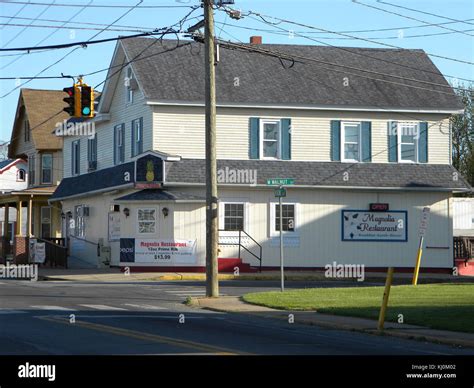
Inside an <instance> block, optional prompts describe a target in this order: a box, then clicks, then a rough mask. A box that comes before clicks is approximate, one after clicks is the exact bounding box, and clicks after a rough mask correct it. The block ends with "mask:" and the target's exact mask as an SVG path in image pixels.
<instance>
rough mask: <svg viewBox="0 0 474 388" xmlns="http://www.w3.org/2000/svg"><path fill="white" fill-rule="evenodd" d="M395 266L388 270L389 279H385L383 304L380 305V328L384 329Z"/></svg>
mask: <svg viewBox="0 0 474 388" xmlns="http://www.w3.org/2000/svg"><path fill="white" fill-rule="evenodd" d="M392 280H393V267H389V269H388V271H387V279H386V280H385V290H384V292H383V299H382V306H381V307H380V314H379V324H378V326H377V329H378V330H383V325H384V322H385V312H386V311H387V306H388V297H389V296H390V287H392Z"/></svg>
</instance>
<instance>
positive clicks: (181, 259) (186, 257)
mask: <svg viewBox="0 0 474 388" xmlns="http://www.w3.org/2000/svg"><path fill="white" fill-rule="evenodd" d="M196 243H197V241H196V240H161V239H138V238H121V239H120V262H121V263H136V264H144V265H156V266H181V265H196V264H197V257H196Z"/></svg>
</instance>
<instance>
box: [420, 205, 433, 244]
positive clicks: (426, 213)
mask: <svg viewBox="0 0 474 388" xmlns="http://www.w3.org/2000/svg"><path fill="white" fill-rule="evenodd" d="M429 221H430V208H429V207H424V208H423V210H422V212H421V220H420V228H419V230H418V234H419V235H420V237H425V235H426V229H428V223H429Z"/></svg>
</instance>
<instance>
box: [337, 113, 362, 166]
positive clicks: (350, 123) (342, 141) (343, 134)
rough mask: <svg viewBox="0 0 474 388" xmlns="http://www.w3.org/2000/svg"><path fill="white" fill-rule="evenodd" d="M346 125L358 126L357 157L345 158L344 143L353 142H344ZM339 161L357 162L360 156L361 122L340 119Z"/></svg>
mask: <svg viewBox="0 0 474 388" xmlns="http://www.w3.org/2000/svg"><path fill="white" fill-rule="evenodd" d="M346 125H358V126H359V143H358V147H357V148H358V154H359V159H358V160H357V159H346V157H345V155H346V152H345V145H346V144H354V143H352V142H346ZM340 143H341V144H340V146H341V161H342V162H351V163H359V162H360V160H361V156H362V122H360V121H342V122H341V141H340Z"/></svg>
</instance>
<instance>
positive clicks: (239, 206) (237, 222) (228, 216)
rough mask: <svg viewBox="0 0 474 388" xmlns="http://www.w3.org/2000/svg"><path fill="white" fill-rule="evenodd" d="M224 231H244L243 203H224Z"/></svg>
mask: <svg viewBox="0 0 474 388" xmlns="http://www.w3.org/2000/svg"><path fill="white" fill-rule="evenodd" d="M223 206H224V230H226V231H236V230H237V231H238V230H244V217H245V207H244V204H243V203H224V204H223Z"/></svg>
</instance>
